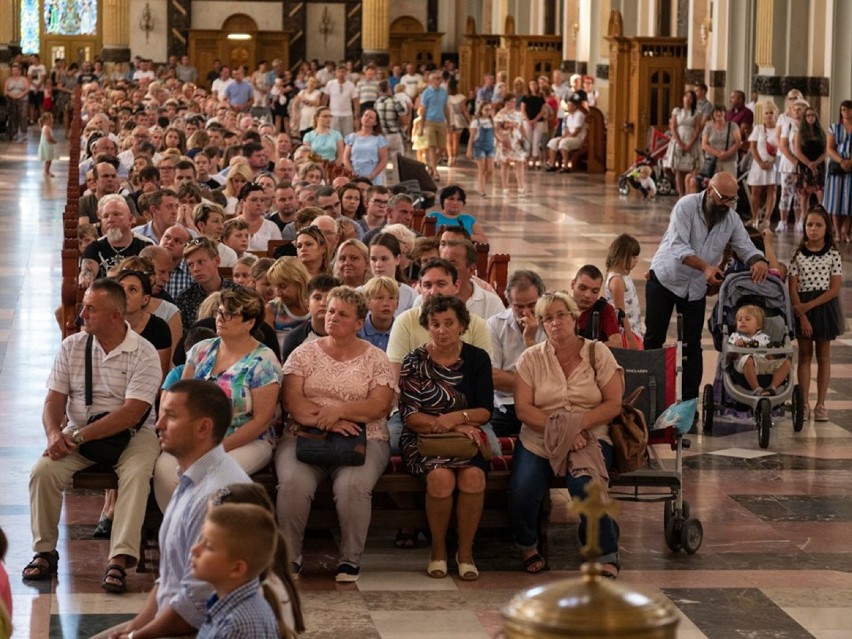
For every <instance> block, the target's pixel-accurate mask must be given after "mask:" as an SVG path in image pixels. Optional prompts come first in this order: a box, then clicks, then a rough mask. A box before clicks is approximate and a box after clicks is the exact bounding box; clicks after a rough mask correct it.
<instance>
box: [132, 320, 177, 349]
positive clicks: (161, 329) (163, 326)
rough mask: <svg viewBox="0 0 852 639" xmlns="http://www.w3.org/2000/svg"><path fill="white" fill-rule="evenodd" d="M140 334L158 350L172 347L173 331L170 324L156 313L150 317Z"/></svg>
mask: <svg viewBox="0 0 852 639" xmlns="http://www.w3.org/2000/svg"><path fill="white" fill-rule="evenodd" d="M139 335H140V337H144V338H145V339H147V340H148V341H149V342H151V345H152V346H153V347H154V348H156V349H157V350H158V351H161V350H163V349H164V348H171V347H172V331H171V330H170V329H169V324H168V322H166V320H164V319H163V318H161V317H157V316H156V315H152V316H151V317H149V318H148V323H147V324H145V328H143V329H142V332H141V333H140V334H139Z"/></svg>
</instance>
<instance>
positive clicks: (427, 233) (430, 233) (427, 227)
mask: <svg viewBox="0 0 852 639" xmlns="http://www.w3.org/2000/svg"><path fill="white" fill-rule="evenodd" d="M437 224H438V220H437V219H436V218H434V217H430V216H428V215H427V216H426V217H424V218H423V230H421V231H420V234H421V235H423V236H424V237H435V232H436V228H435V226H436V225H437Z"/></svg>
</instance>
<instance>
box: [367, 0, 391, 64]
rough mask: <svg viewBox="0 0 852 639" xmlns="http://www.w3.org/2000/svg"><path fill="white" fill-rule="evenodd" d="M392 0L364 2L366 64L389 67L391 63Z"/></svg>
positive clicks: (369, 0)
mask: <svg viewBox="0 0 852 639" xmlns="http://www.w3.org/2000/svg"><path fill="white" fill-rule="evenodd" d="M389 1H390V0H364V4H363V6H362V8H361V48H362V50H363V54H362V61H363V63H364V64H369V63H373V64H376V65H378V66H387V64H388V62H390V56H389V55H388V46H389V45H390V36H389V27H390V21H389V20H390V18H389V10H388V3H389Z"/></svg>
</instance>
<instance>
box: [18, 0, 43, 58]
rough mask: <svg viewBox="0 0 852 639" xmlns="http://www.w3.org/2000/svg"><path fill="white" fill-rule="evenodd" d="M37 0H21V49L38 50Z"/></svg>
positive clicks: (27, 50)
mask: <svg viewBox="0 0 852 639" xmlns="http://www.w3.org/2000/svg"><path fill="white" fill-rule="evenodd" d="M39 22H40V20H39V7H38V0H21V51H23V52H24V53H38V52H39V44H40V42H39V28H38V27H39Z"/></svg>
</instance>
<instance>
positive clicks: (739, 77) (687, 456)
mask: <svg viewBox="0 0 852 639" xmlns="http://www.w3.org/2000/svg"><path fill="white" fill-rule="evenodd" d="M72 5H73V7H76V11H77V14H75V15H76V16H77V19H76V20H63V19H62V18H61V17H60V18H56V15H57V14H61V13H62V12H65V11H70V9H68V7H72ZM81 17H82V19H81ZM850 32H852V2H847V1H846V0H531V1H524V0H393V1H391V0H345V1H337V2H333V1H328V0H316V1H314V0H269V1H267V0H239V1H238V2H233V1H230V2H226V1H224V0H203V1H202V0H100V1H98V0H73V1H72V0H41V2H39V0H0V82H2V81H4V80H5V79H6V78H7V77H8V75H9V65H10V63H11V61H12V60H13V59H14V58H15V57H16V56H17V55H19V54H20V53H21V52H23V53H39V54H40V55H41V59H42V60H43V61H44V62H45V64H48V66H49V61H51V60H52V59H54V58H56V57H64V58H66V59H67V60H73V61H80V62H84V61H91V60H94V59H95V58H98V59H100V60H102V61H103V63H104V66H105V68H106V69H112V68H114V66H115V65H118V64H120V63H125V64H126V63H130V62H131V61H132V60H133V58H134V57H135V56H140V57H142V58H144V59H150V60H153V61H154V63H155V65H156V64H162V63H166V61H167V60H168V58H169V56H182V55H188V56H189V57H190V60H191V62H192V63H193V64H195V65H196V66H197V67H198V70H199V72H200V74H201V75H202V76H203V75H205V74H206V73H207V71H209V70H210V68H212V64H213V61H214V60H217V59H218V60H222V61H225V62H226V63H229V64H232V65H242V64H244V65H247V66H248V68H249V69H254V68H255V66H256V64H257V63H258V62H259V61H260V60H263V59H265V60H272V59H281V60H282V61H283V64H284V67H285V68H293V69H296V68H298V67H299V65H301V64H302V63H303V62H306V61H310V60H318V61H319V62H320V64H322V63H324V62H325V61H327V60H328V61H334V62H336V61H343V60H354V61H357V62H358V63H360V62H362V61H363V62H365V63H366V62H370V63H374V64H376V65H378V66H380V67H389V66H391V65H395V64H402V63H406V62H412V63H414V64H416V65H420V64H426V65H435V67H441V66H442V65H443V64H444V62H445V61H451V62H452V63H453V65H454V66H455V67H456V68H457V69H458V79H459V86H460V88H461V90H462V91H464V92H465V93H468V92H470V91H475V90H476V88H477V87H478V86H479V85H480V84H481V82H482V77H483V75H484V74H486V73H495V72H501V71H502V72H505V73H506V74H507V76H508V78H509V79H510V80H511V79H512V78H515V77H518V76H519V77H522V78H527V79H528V78H532V77H536V76H538V75H548V76H549V75H550V74H551V73H552V72H553V71H554V70H561V71H562V72H563V73H564V74H566V75H571V74H580V75H586V76H591V77H592V78H593V79H594V85H595V89H596V90H597V92H598V102H597V109H596V110H597V111H598V113H599V120H596V125H595V127H594V134H591V133H590V137H589V145H588V149H587V157H586V159H585V162H584V164H583V166H582V167H581V168H580V170H576V171H572V172H571V173H569V174H561V173H546V172H544V171H528V172H527V181H528V190H529V191H530V193H531V194H530V196H529V197H527V198H518V197H514V196H513V197H507V196H501V195H500V190H499V189H498V188H496V186H495V188H494V190H493V192H490V193H489V197H488V198H476V197H470V198H469V199H468V202H467V205H466V209H465V210H466V211H467V212H469V213H471V214H472V215H474V216H476V217H477V218H478V219H479V220H480V222H481V224H482V225H483V228H484V229H485V231H486V232H487V235H488V238H489V243H490V249H491V252H492V254H495V253H500V254H506V255H508V256H509V258H510V259H509V262H508V270H509V272H511V271H513V270H514V269H518V268H526V269H533V270H535V271H537V272H538V273H539V274H540V275H541V276H542V278H543V279H544V282H545V283H546V285H547V288H548V290H559V289H567V288H568V287H569V286H570V282H571V280H572V278H573V277H574V274H575V273H576V271H577V269H578V268H579V267H580V266H582V265H584V264H587V263H593V264H597V265H598V266H599V267H601V268H603V266H604V261H605V259H606V254H607V247H608V246H609V244H610V243H611V242H612V240H613V239H614V238H615V237H616V236H617V235H619V234H620V233H624V232H627V233H630V234H632V235H633V236H634V237H635V238H636V239H637V240H638V241H639V244H640V246H641V253H640V255H639V259H638V265H637V267H636V270H635V271H634V279H635V281H636V283H637V288H638V289H639V296H640V299H641V300H642V307H643V312H644V306H645V303H644V299H645V298H644V280H643V278H642V275H641V274H643V273H645V272H646V271H647V270H648V268H649V266H650V260H651V258H652V257H653V255H654V253H655V252H656V251H657V249H658V246H659V243H660V240H661V238H662V237H663V234H664V233H665V231H666V229H667V228H668V224H669V217H670V214H671V210H672V207H673V206H674V204H675V202H676V199H677V196H676V195H662V194H660V195H658V196H657V197H656V198H655V199H653V200H643V199H641V198H640V197H638V194H637V192H635V191H629V192H628V194H626V195H625V194H623V193H621V192H619V189H618V178H619V176H620V175H621V174H622V173H624V171H625V170H626V169H627V168H628V167H629V166H630V165H631V163H632V162H633V161H634V159H635V157H636V151H637V149H640V150H641V149H645V148H646V147H647V144H648V140H649V139H651V138H652V135H653V131H655V130H656V131H664V130H666V129H667V128H668V122H669V115H670V112H671V109H672V108H673V107H674V106H678V105H679V100H680V96H681V95H682V94H683V92H684V90H685V89H687V88H689V87H691V86H693V85H694V84H696V83H702V82H703V83H705V84H706V85H707V86H708V98H709V99H710V101H711V102H713V103H721V104H727V103H728V101H729V96H730V94H731V92H732V91H743V92H744V93H745V95H746V96H747V99H748V100H750V101H752V102H755V101H756V102H759V103H764V102H765V101H768V100H769V101H774V102H775V103H776V104H777V105H778V107H779V108H782V109H783V103H784V98H785V96H786V94H787V92H788V91H790V90H791V89H798V90H799V91H801V93H802V96H803V97H804V99H805V100H807V101H808V102H809V103H810V105H811V106H813V108H814V109H815V110H816V112H817V113H818V115H819V118H820V120H821V121H822V122H823V123H825V124H826V126H827V125H828V123H831V122H835V121H837V114H838V112H839V109H840V103H841V102H842V101H843V100H848V99H850V98H852V38H850V37H849V34H850ZM234 35H238V36H240V37H239V38H233V37H231V36H234ZM28 47H29V49H28ZM759 118H760V116H759V115H757V114H756V119H755V122H758V121H759ZM60 129H61V127H60ZM58 130H59V129H58ZM38 144H39V138H38V127H35V126H31V127H30V129H29V134H28V137H27V139H26V140H25V143H23V144H17V143H14V142H10V141H7V140H3V139H0V219H2V224H0V247H2V251H0V256H2V257H0V282H2V284H3V286H2V287H0V397H2V403H0V405H2V406H3V411H2V412H3V418H2V420H0V468H2V472H0V527H2V529H3V530H4V532H5V534H6V536H7V537H8V540H9V549H8V552H7V553H6V556H5V560H4V564H5V567H6V571H7V572H8V574H9V579H10V583H11V592H12V599H13V617H12V621H13V625H14V634H13V635H12V636H14V637H31V638H32V639H44V638H47V637H51V638H53V637H56V638H59V637H66V638H70V637H88V636H91V635H92V634H95V633H97V632H100V631H101V630H103V629H105V628H107V627H110V626H112V625H114V624H117V623H119V622H121V621H123V620H126V619H130V618H132V617H133V615H134V614H135V613H136V612H137V611H138V610H139V608H140V607H141V605H142V603H143V602H144V600H145V598H146V593H147V592H148V591H149V590H150V589H151V587H152V586H153V584H154V579H155V577H156V573H155V572H153V571H151V570H149V571H146V572H137V571H135V570H131V571H128V577H127V584H128V592H127V593H125V594H122V595H112V594H108V593H105V592H103V590H102V589H101V588H100V581H101V576H102V575H101V567H102V564H103V561H104V559H105V556H106V554H107V547H108V542H107V541H103V540H96V539H92V538H91V537H90V533H91V529H92V528H93V527H94V526H95V524H96V523H97V521H98V516H99V513H100V509H101V504H102V493H101V492H99V491H92V490H74V491H69V492H68V493H67V494H66V497H65V505H64V510H63V515H62V520H61V522H60V541H59V547H58V550H59V553H60V556H61V558H62V559H61V561H60V564H59V571H58V576H57V578H56V579H55V580H53V581H46V582H29V581H24V580H22V579H21V573H20V570H21V569H22V568H23V566H24V565H25V564H26V562H27V561H29V559H30V556H31V554H32V553H31V547H30V544H31V531H30V503H29V495H28V488H27V487H28V479H29V472H30V468H31V466H32V464H33V462H34V460H36V459H37V458H38V457H39V456H40V455H41V454H42V452H43V450H44V432H43V429H42V427H41V421H40V417H39V416H40V415H41V412H42V405H43V402H44V395H45V392H46V391H45V380H46V378H47V375H48V373H49V372H50V369H51V364H52V361H53V358H54V356H55V354H56V352H57V349H58V346H59V344H60V341H61V339H62V334H61V332H60V330H59V327H58V326H57V322H56V320H55V318H54V309H55V308H56V306H57V305H58V304H59V303H60V300H61V299H62V295H63V290H62V289H63V286H62V285H63V281H62V275H63V251H62V243H63V238H64V237H65V228H64V225H63V209H64V207H65V206H66V204H67V203H68V197H69V193H68V190H67V189H66V184H67V183H68V166H69V162H70V164H72V165H73V164H76V162H77V159H76V158H70V159H69V148H70V145H69V141H68V140H66V139H65V138H64V137H62V135H61V131H60V132H59V142H58V149H59V156H60V159H59V160H57V161H56V162H55V163H54V169H53V170H54V172H55V174H56V177H55V178H53V179H47V178H45V177H44V176H43V174H42V166H41V163H40V162H39V161H38V156H37V153H38ZM407 154H408V155H410V156H412V157H413V154H412V152H411V151H410V150H409V151H408V152H407ZM439 175H440V184H441V186H443V185H447V184H459V185H461V186H462V187H464V188H465V189H467V190H468V192H469V193H472V192H473V190H474V185H475V182H476V167H475V165H474V163H473V161H471V160H466V159H464V158H461V159H460V160H459V161H458V162H457V163H456V164H455V165H454V166H447V165H441V166H439ZM495 184H496V183H495ZM801 239H802V238H801V234H800V233H794V231H793V230H792V228H789V229H788V230H787V231H786V232H783V233H782V232H779V233H777V234H776V235H775V236H774V238H773V239H772V241H773V242H774V247H775V251H776V253H777V254H778V256H779V259H781V260H787V259H789V257H790V256H791V254H792V253H793V251H794V250H795V249H796V248H797V247H798V245H799V243H800V241H801ZM850 246H852V244H849V243H844V244H841V245H839V246H838V249H839V251H840V253H841V256H842V258H843V259H844V260H852V250H850ZM847 273H848V269H845V273H844V276H843V282H842V289H841V294H840V299H841V305H842V306H843V307H844V308H845V309H846V311H847V314H849V313H850V312H852V311H850V309H852V306H850V304H852V279H850V277H849V275H848V274H847ZM712 306H713V304H712V301H711V302H709V303H708V304H707V315H708V316H709V314H710V312H711V309H712ZM851 326H852V325H850V323H849V322H848V321H847V324H846V328H847V330H846V333H845V334H844V335H841V336H840V337H839V338H838V339H837V340H835V341H834V342H832V346H831V363H832V375H831V381H830V387H829V392H828V399H827V401H826V408H827V409H828V410H829V412H830V415H831V418H830V420H829V421H827V422H815V421H813V420H808V421H806V422H805V424H804V428H803V429H802V430H801V431H800V432H796V431H794V428H793V424H792V421H791V418H790V416H789V414H779V415H775V416H774V417H773V427H772V430H771V436H770V440H769V445H768V447H766V448H762V447H761V446H759V443H758V435H757V434H756V430H755V425H754V422H753V420H750V419H748V418H745V419H742V418H735V419H730V420H726V419H724V418H723V419H717V420H716V421H715V422H714V427H713V429H712V432H710V431H707V430H705V429H703V428H702V425H701V420H699V424H698V426H697V427H696V428H694V429H693V430H692V431H691V432H690V433H689V434H688V435H686V439H688V440H689V447H688V448H685V449H684V451H683V485H684V497H685V499H687V500H688V502H689V504H690V511H691V516H692V517H693V518H695V519H698V520H700V521H701V524H702V526H703V540H702V542H701V544H700V548H698V549H697V551H696V552H694V553H688V552H685V551H684V550H683V549H680V550H677V551H673V550H672V549H671V547H670V544H669V543H667V539H666V532H665V524H666V519H665V517H664V506H663V505H662V504H660V503H632V502H621V503H620V514H619V515H618V522H619V530H620V538H619V550H620V554H621V563H622V572H621V573H620V574H619V577H618V581H617V584H618V587H619V588H620V589H621V590H620V591H619V592H622V600H621V601H622V602H624V601H630V599H631V594H630V593H631V589H633V590H635V591H636V592H642V593H649V594H650V595H653V596H655V597H658V598H659V600H660V601H663V602H664V603H665V604H666V605H668V606H671V607H672V608H671V609H672V610H674V611H675V613H676V622H677V627H676V628H672V629H669V630H667V631H665V632H669V633H670V634H659V635H650V634H649V635H640V634H634V633H633V632H631V631H630V630H629V629H624V628H622V629H621V630H620V631H619V632H621V634H601V635H594V636H661V637H662V636H666V637H675V636H676V637H678V638H679V639H703V638H707V639H730V638H733V637H749V638H753V639H769V638H816V639H841V638H843V639H845V638H847V637H849V636H850V630H849V628H850V627H852V542H851V541H850V540H852V499H850V485H852V337H850V332H849V330H848V329H849V328H850V327H851ZM674 335H675V331H674V327H672V329H671V331H670V336H671V337H672V339H674ZM702 346H703V349H704V377H703V380H702V384H707V383H712V381H713V379H714V377H715V375H716V359H717V355H718V353H717V352H716V351H715V349H714V345H713V341H712V339H711V337H710V334H709V332H707V331H705V333H704V339H703V340H702ZM847 358H849V360H848V361H847ZM815 371H816V369H815V368H814V375H815ZM814 385H815V382H814ZM659 453H660V455H661V457H662V463H663V464H664V465H666V467H667V468H671V467H672V465H673V464H674V453H673V452H672V450H671V448H669V447H666V446H663V447H660V450H659ZM551 499H552V502H553V512H552V514H551V523H550V528H549V540H550V551H549V558H548V560H549V569H548V570H547V571H544V572H542V573H539V574H535V575H533V574H526V573H525V572H523V571H522V569H521V561H520V554H519V552H518V551H517V550H516V549H515V548H514V546H513V544H512V539H511V535H510V534H509V533H508V532H507V530H505V529H503V530H500V529H486V528H483V529H481V530H480V531H479V534H478V535H477V539H476V556H477V562H478V565H479V568H480V570H481V573H482V574H481V577H480V578H479V580H477V581H472V582H468V581H464V580H462V579H459V578H456V577H455V576H453V575H451V577H450V578H448V579H441V580H436V579H430V578H429V577H428V576H427V575H426V574H425V572H424V571H423V567H424V566H425V565H426V562H427V560H428V558H429V548H428V544H426V543H425V542H424V541H423V540H422V538H421V540H420V542H419V543H418V545H417V547H416V548H413V549H399V548H396V547H394V543H393V541H394V534H395V532H396V531H395V529H393V528H375V529H371V532H370V536H369V539H368V543H367V548H366V552H365V556H364V559H363V563H362V574H361V578H360V579H359V581H358V582H357V583H354V584H339V583H335V582H334V580H333V578H332V572H333V570H334V563H335V556H336V549H337V547H338V543H339V533H338V531H337V530H335V529H334V528H333V527H332V528H331V529H328V528H326V529H316V530H310V531H309V533H308V536H307V538H306V542H305V566H304V570H303V572H302V575H301V577H300V579H299V581H298V583H299V588H300V591H301V596H302V603H303V608H304V611H305V620H306V626H307V630H306V632H305V633H304V634H303V635H301V636H304V637H306V638H310V639H320V638H332V637H352V638H358V639H361V638H364V639H367V638H376V639H414V638H420V637H446V638H447V639H468V638H470V639H473V638H487V637H500V636H505V637H511V636H518V637H520V636H544V635H535V634H530V635H521V634H512V632H516V630H515V631H512V630H509V629H508V627H507V618H508V615H510V611H509V609H508V608H506V606H507V604H508V603H509V601H510V600H511V599H512V598H513V597H514V596H515V595H516V594H518V593H519V592H521V591H525V590H527V589H532V588H538V587H542V586H544V587H548V586H549V587H557V585H558V584H560V583H563V582H564V580H578V579H579V578H580V572H579V571H580V560H579V547H578V542H577V541H576V529H577V518H576V516H575V515H574V514H572V513H571V512H570V508H569V506H570V499H569V497H568V495H567V492H566V491H564V490H553V491H552V493H551ZM152 559H153V561H154V562H155V561H156V553H155V554H154V557H153V558H152ZM563 603H564V602H563ZM567 608H568V611H566V613H565V614H567V615H569V618H570V606H568V607H567ZM599 614H600V617H599V618H598V619H597V620H595V621H593V622H590V624H591V625H595V626H596V625H597V624H603V625H605V623H604V622H605V621H606V615H607V614H608V613H607V612H606V611H605V610H604V609H603V608H602V609H601V610H600V613H599ZM625 614H626V613H625ZM645 621H647V619H646V620H645ZM637 623H640V624H641V623H642V620H639V621H638V622H637ZM547 636H572V637H582V636H591V635H587V634H584V632H583V629H582V628H577V627H574V628H567V629H565V630H564V634H560V635H547Z"/></svg>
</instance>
